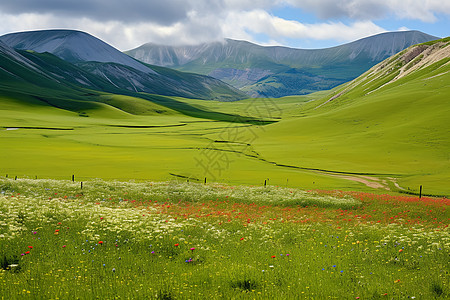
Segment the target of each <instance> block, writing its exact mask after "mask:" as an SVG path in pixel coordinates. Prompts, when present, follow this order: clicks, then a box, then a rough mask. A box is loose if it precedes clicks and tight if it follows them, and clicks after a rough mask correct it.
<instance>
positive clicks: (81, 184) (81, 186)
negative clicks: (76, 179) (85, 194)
mask: <svg viewBox="0 0 450 300" xmlns="http://www.w3.org/2000/svg"><path fill="white" fill-rule="evenodd" d="M81 189H83V181H82V182H81Z"/></svg>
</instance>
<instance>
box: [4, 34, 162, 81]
mask: <svg viewBox="0 0 450 300" xmlns="http://www.w3.org/2000/svg"><path fill="white" fill-rule="evenodd" d="M0 41H3V42H4V43H6V44H7V45H9V46H10V47H12V48H15V49H19V50H33V51H36V52H39V53H43V52H49V53H52V54H54V55H56V56H58V57H60V58H62V59H64V60H66V61H69V62H87V61H96V62H111V63H118V64H122V65H126V66H129V67H132V68H134V69H136V70H139V71H142V72H145V73H154V71H153V70H151V69H150V68H148V67H146V66H144V65H143V64H142V63H140V62H138V61H136V60H134V59H133V58H131V57H129V56H127V55H126V54H124V53H122V52H120V51H119V50H117V49H115V48H114V47H112V46H110V45H108V44H107V43H105V42H103V41H101V40H100V39H98V38H96V37H94V36H92V35H90V34H89V33H86V32H83V31H78V30H67V29H51V30H39V31H26V32H18V33H10V34H6V35H4V36H2V37H0Z"/></svg>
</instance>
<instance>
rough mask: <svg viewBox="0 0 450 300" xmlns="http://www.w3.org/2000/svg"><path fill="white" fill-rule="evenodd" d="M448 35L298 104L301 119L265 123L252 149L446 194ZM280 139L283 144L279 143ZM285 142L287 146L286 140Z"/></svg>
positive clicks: (449, 167) (449, 175)
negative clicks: (268, 124) (262, 132)
mask: <svg viewBox="0 0 450 300" xmlns="http://www.w3.org/2000/svg"><path fill="white" fill-rule="evenodd" d="M448 45H449V41H448V39H444V40H440V41H439V42H436V43H428V44H425V45H419V46H415V47H412V48H409V49H407V50H405V51H403V52H402V53H400V54H398V55H396V56H394V57H393V58H391V59H389V60H387V61H385V62H382V63H380V64H379V65H377V66H376V67H374V68H373V69H371V70H369V71H368V72H367V73H365V74H363V75H362V76H361V77H359V78H358V79H356V80H355V81H352V82H350V83H348V84H346V85H344V86H343V87H341V88H339V89H336V90H335V91H334V92H333V93H332V94H331V95H330V96H327V97H324V98H322V99H321V100H317V101H312V102H310V103H308V104H306V105H304V106H302V107H301V108H300V109H299V110H298V113H299V114H300V113H301V114H303V116H302V117H301V118H291V119H290V120H285V121H283V122H280V123H279V124H274V125H271V126H267V127H266V128H265V131H264V135H265V138H264V139H261V140H258V143H257V144H255V147H257V148H258V149H264V151H261V155H262V156H264V157H265V158H266V159H268V160H272V161H276V162H278V163H281V164H286V165H293V166H299V167H307V168H317V169H325V170H333V171H339V172H344V173H356V174H362V175H364V174H369V175H373V176H374V177H378V178H381V179H386V178H388V177H389V178H395V179H392V180H390V179H389V180H388V181H390V182H391V183H389V185H392V183H393V182H398V184H399V185H400V186H401V187H404V188H405V189H406V191H408V189H409V190H411V191H418V189H419V186H420V185H424V187H425V188H428V191H430V192H431V191H433V192H435V193H444V194H445V193H448V184H445V183H446V182H449V181H450V159H449V158H450V150H449V149H450V140H449V138H448V137H449V136H450V123H449V122H448V115H449V113H450V105H449V104H450V103H449V102H448V100H449V98H448V95H450V85H449V84H448V83H449V82H450V63H449V62H450V47H448ZM280 145H284V147H280ZM286 145H288V146H286Z"/></svg>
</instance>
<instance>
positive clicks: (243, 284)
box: [231, 278, 258, 292]
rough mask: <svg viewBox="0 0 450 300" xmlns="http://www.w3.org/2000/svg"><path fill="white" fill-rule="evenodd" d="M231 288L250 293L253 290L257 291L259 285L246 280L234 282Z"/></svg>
mask: <svg viewBox="0 0 450 300" xmlns="http://www.w3.org/2000/svg"><path fill="white" fill-rule="evenodd" d="M231 287H232V288H234V289H240V290H243V291H248V292H250V291H252V290H255V289H256V288H257V287H258V284H257V283H256V282H255V281H254V280H252V279H248V278H246V279H242V280H235V281H232V282H231Z"/></svg>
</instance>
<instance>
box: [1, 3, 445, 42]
mask: <svg viewBox="0 0 450 300" xmlns="http://www.w3.org/2000/svg"><path fill="white" fill-rule="evenodd" d="M130 1H132V2H127V1H125V2H124V1H122V0H67V1H60V0H46V1H45V4H46V5H44V6H45V8H48V9H43V8H42V5H37V4H36V2H35V0H14V1H0V20H1V22H0V34H4V33H8V32H14V31H23V30H36V29H49V28H70V29H78V30H83V31H87V32H89V33H91V34H93V35H95V36H97V37H99V38H101V39H103V40H104V41H106V42H108V43H110V44H112V45H113V46H115V47H117V48H119V49H121V50H128V49H130V48H134V47H137V46H139V45H141V44H143V43H146V42H156V43H161V44H171V45H176V44H197V43H201V42H208V41H213V40H220V39H222V38H225V37H229V38H234V39H243V40H249V41H252V42H257V43H263V44H264V43H265V44H267V43H269V44H274V45H275V44H285V41H286V40H288V39H308V40H332V41H339V42H347V41H352V40H356V39H359V38H363V37H366V36H369V35H373V34H376V33H380V32H383V31H384V29H383V28H381V27H379V26H377V25H376V24H375V23H374V22H373V20H375V19H382V18H386V17H396V18H400V19H401V18H406V19H415V20H421V21H427V22H433V21H435V20H436V18H437V15H438V14H441V15H442V14H443V15H450V1H448V0H426V1H424V0H339V1H338V0H216V1H210V0H166V2H167V3H168V5H162V4H161V3H162V2H161V1H160V0H146V2H145V3H143V2H142V1H141V0H130ZM42 3H44V2H42ZM42 3H40V4H42ZM133 3H134V4H136V5H132V4H133ZM139 3H140V4H139ZM164 3H165V2H164ZM19 4H20V5H19ZM23 4H29V5H23ZM81 4H86V5H81ZM108 4H110V5H112V6H111V7H119V8H121V7H123V14H121V13H120V11H119V12H116V11H115V13H114V14H107V13H105V11H101V8H104V6H105V5H108ZM138 4H139V5H138ZM169 4H170V5H169ZM175 4H177V5H175ZM286 5H287V6H295V7H298V8H300V9H302V10H303V11H308V12H312V13H314V14H315V15H316V16H319V17H321V18H323V19H324V21H323V22H318V23H314V24H308V23H302V22H300V21H296V20H287V19H283V18H281V17H279V16H274V15H271V14H270V13H269V12H270V10H271V9H273V8H277V7H279V6H286ZM84 6H87V7H84ZM97 10H98V11H97ZM137 10H139V11H137ZM147 11H151V14H146V12H147ZM97 15H99V16H100V17H99V18H96V16H97ZM146 15H148V16H149V17H148V18H146V17H145V16H146ZM342 18H344V19H345V20H346V21H345V22H342V21H340V20H341V19H342ZM268 41H269V42H268Z"/></svg>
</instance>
